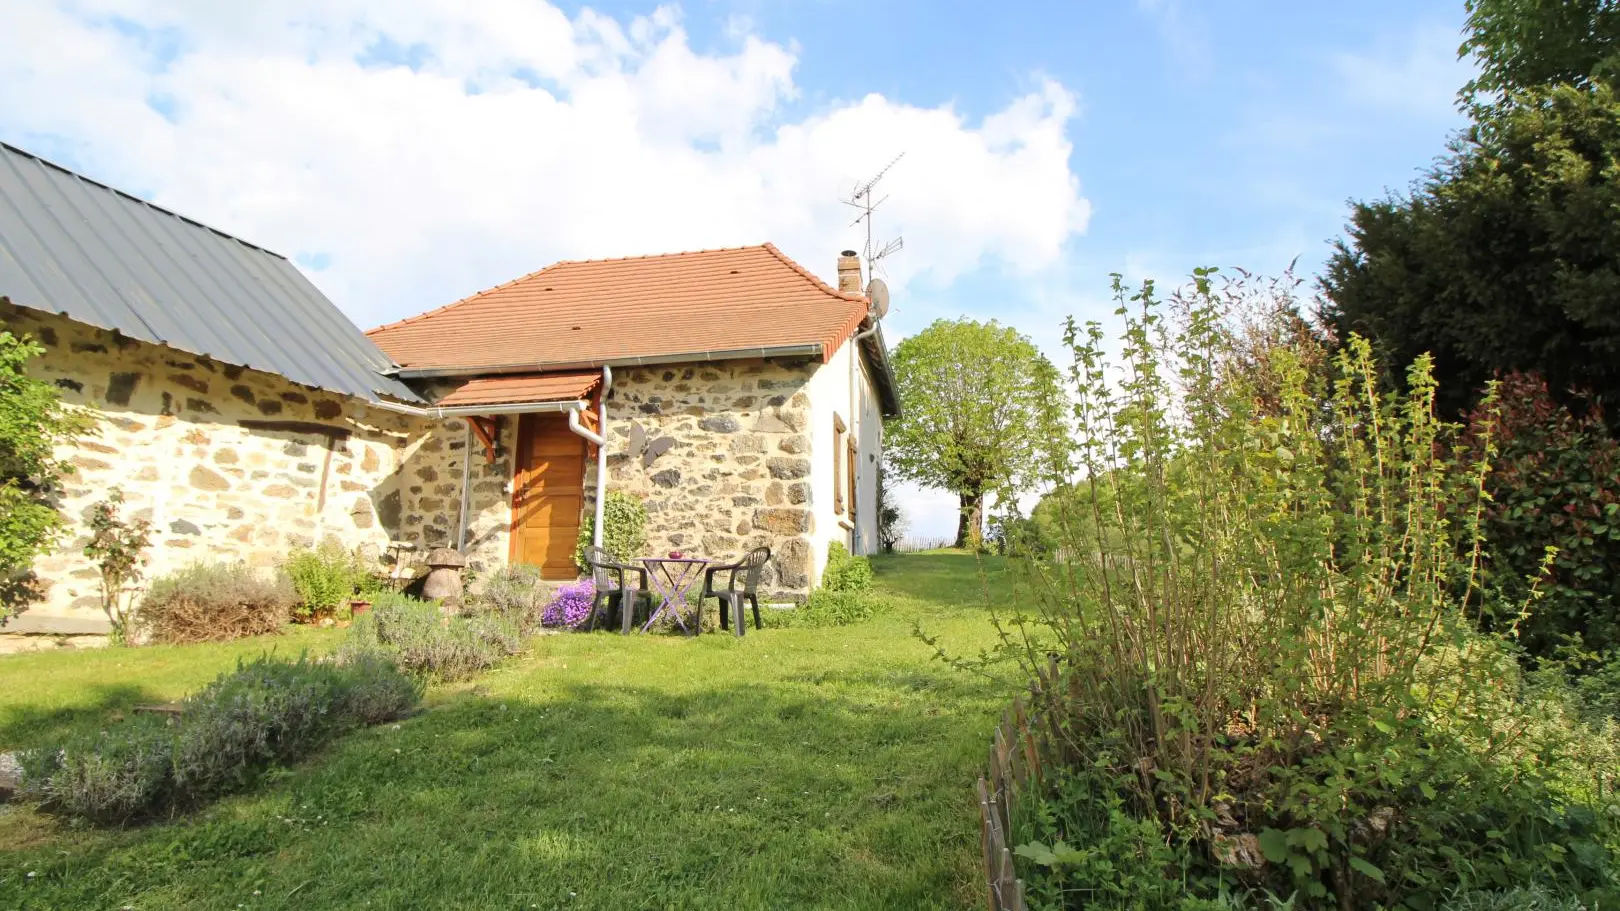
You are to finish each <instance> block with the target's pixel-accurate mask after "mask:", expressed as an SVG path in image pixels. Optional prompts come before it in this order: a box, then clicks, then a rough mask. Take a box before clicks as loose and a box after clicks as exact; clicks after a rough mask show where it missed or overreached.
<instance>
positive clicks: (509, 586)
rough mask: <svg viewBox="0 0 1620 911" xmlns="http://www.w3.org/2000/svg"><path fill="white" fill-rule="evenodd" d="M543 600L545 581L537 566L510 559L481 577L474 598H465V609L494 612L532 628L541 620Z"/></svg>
mask: <svg viewBox="0 0 1620 911" xmlns="http://www.w3.org/2000/svg"><path fill="white" fill-rule="evenodd" d="M545 603H546V584H545V583H544V582H543V581H541V579H540V567H538V566H530V565H528V564H525V563H509V564H507V565H505V566H502V567H500V568H499V569H497V570H495V571H494V572H493V573H491V574H490V575H489V578H487V579H485V580H484V585H483V589H482V590H481V591H480V592H479V594H478V596H477V597H476V598H470V599H468V601H467V613H489V614H494V615H495V616H497V617H500V618H502V619H504V620H506V621H507V622H509V623H512V624H514V625H515V626H517V627H518V628H520V629H523V630H532V629H534V628H535V627H537V626H539V625H540V624H541V622H542V620H541V612H542V611H543V610H544V607H545Z"/></svg>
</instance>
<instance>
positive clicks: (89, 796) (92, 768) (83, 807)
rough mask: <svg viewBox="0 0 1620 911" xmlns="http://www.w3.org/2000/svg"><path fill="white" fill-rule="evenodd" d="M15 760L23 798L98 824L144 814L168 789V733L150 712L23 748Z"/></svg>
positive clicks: (163, 798) (171, 743) (164, 724)
mask: <svg viewBox="0 0 1620 911" xmlns="http://www.w3.org/2000/svg"><path fill="white" fill-rule="evenodd" d="M18 761H19V762H20V763H21V765H22V775H23V783H24V791H25V793H27V794H28V796H30V797H33V798H34V799H36V800H39V801H41V802H42V803H43V804H44V806H46V807H47V808H49V809H51V810H54V811H56V812H60V813H64V814H66V815H69V816H76V817H80V818H83V819H87V820H90V821H91V822H95V823H100V824H102V825H122V824H124V823H127V822H130V821H133V820H136V819H139V818H141V817H144V816H147V815H150V814H151V813H152V812H153V811H154V810H155V809H156V808H157V807H158V806H160V805H161V804H162V803H164V802H165V801H167V800H168V799H169V798H170V796H171V795H172V793H173V790H174V732H173V730H172V729H171V728H170V726H169V725H168V723H167V722H166V721H165V720H164V719H161V718H156V717H154V716H150V715H142V716H137V717H135V718H133V719H131V720H129V721H126V722H124V723H123V724H121V725H119V726H117V727H115V728H112V729H111V730H107V731H102V732H100V733H98V734H95V735H93V736H82V737H78V738H75V739H72V740H69V741H68V742H66V743H64V744H63V745H61V746H58V747H51V748H41V749H36V750H29V751H25V752H23V753H22V754H21V755H19V756H18Z"/></svg>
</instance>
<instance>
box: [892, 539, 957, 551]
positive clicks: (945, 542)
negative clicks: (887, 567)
mask: <svg viewBox="0 0 1620 911" xmlns="http://www.w3.org/2000/svg"><path fill="white" fill-rule="evenodd" d="M955 544H956V539H955V538H903V539H901V541H900V543H898V544H896V545H895V546H894V549H895V550H896V551H898V552H900V553H903V554H914V553H917V552H919V551H924V550H943V549H944V548H947V547H951V546H953V545H955Z"/></svg>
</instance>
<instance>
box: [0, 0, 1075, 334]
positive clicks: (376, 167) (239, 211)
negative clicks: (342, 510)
mask: <svg viewBox="0 0 1620 911" xmlns="http://www.w3.org/2000/svg"><path fill="white" fill-rule="evenodd" d="M21 6H23V7H24V8H23V9H20V10H11V11H8V14H7V15H8V20H9V21H8V27H7V28H6V29H5V30H4V31H3V32H0V136H3V137H4V138H6V139H7V140H8V141H11V142H14V143H16V144H19V145H22V146H23V147H25V148H31V149H35V150H38V151H40V152H41V153H43V154H46V155H47V156H64V155H66V156H70V157H71V158H72V160H73V161H74V162H75V163H77V164H79V165H81V166H82V167H83V168H84V169H85V170H87V171H89V172H90V173H91V174H92V175H93V176H96V177H98V178H100V179H103V180H106V181H108V182H110V183H113V184H114V185H117V186H121V187H125V188H128V189H131V190H134V191H137V192H140V193H142V194H144V195H149V196H150V197H151V198H153V199H154V200H155V201H156V202H158V203H159V204H161V205H165V206H168V207H170V208H173V209H175V210H177V211H179V212H181V213H184V214H186V215H189V216H191V217H194V218H197V219H199V220H202V221H205V222H208V223H210V224H214V225H216V226H217V227H219V228H221V229H223V230H227V231H230V232H232V233H236V234H239V235H240V236H242V237H244V238H246V239H248V240H251V241H254V242H257V243H261V244H263V245H265V246H267V247H269V248H271V249H274V250H277V251H278V252H282V253H285V254H287V255H289V256H295V257H301V258H302V259H303V261H304V262H306V263H309V262H317V263H329V265H325V266H324V268H321V269H319V270H311V271H312V272H313V276H314V278H315V280H316V282H317V284H319V285H320V286H321V287H322V288H323V290H325V291H326V292H327V293H328V294H329V295H330V296H331V297H332V298H333V299H334V300H336V301H337V302H338V303H339V305H340V306H342V307H343V308H344V309H345V310H346V311H347V312H348V313H349V314H350V315H351V316H352V317H353V318H354V319H355V320H356V321H357V322H359V323H361V324H362V325H371V324H375V323H379V322H382V321H385V320H388V319H393V318H397V317H401V316H405V315H408V314H410V313H413V312H416V311H420V310H423V309H426V308H428V307H432V306H437V305H439V304H443V303H446V302H448V301H450V300H453V299H455V298H457V297H460V296H462V295H464V294H467V293H471V292H473V291H477V290H480V289H482V288H484V287H487V286H489V285H493V284H496V283H498V282H501V281H505V280H507V279H509V278H512V277H515V276H517V275H520V274H523V273H525V272H528V271H531V270H533V269H536V268H539V267H540V266H543V265H545V264H547V263H549V262H551V261H553V260H556V259H561V258H572V257H595V256H621V255H627V254H637V253H652V252H662V251H671V250H682V249H694V248H701V247H713V246H729V245H736V244H745V243H757V242H760V241H763V240H774V241H776V242H777V243H778V244H779V245H781V246H782V247H783V248H784V249H785V250H786V251H787V252H788V253H789V254H790V255H792V256H794V257H796V258H798V259H800V260H801V261H802V262H803V263H804V264H805V265H806V266H807V267H809V268H811V269H812V270H815V271H817V272H820V273H822V274H827V273H830V272H831V270H832V263H833V259H834V255H835V254H836V252H837V251H838V250H839V249H841V248H843V247H846V246H859V240H860V234H859V231H858V230H857V229H852V228H850V227H849V226H848V223H849V220H850V219H849V211H848V210H847V209H846V208H845V207H843V206H842V205H840V204H839V202H838V196H839V195H840V194H841V193H847V192H848V190H849V187H850V186H851V185H852V184H853V183H854V182H855V181H856V180H857V179H859V178H861V177H863V176H867V175H868V174H869V173H870V172H872V171H873V170H874V169H875V168H877V167H880V166H882V165H883V164H884V163H885V162H887V161H888V160H889V159H890V158H891V157H893V156H894V155H895V154H896V153H898V152H901V151H904V152H906V153H907V155H906V158H905V160H904V162H903V163H902V164H901V165H900V166H899V167H897V168H896V169H895V170H894V171H893V172H892V173H891V175H890V177H888V178H887V179H886V181H885V185H886V189H887V190H888V191H889V193H890V194H891V199H890V202H889V203H888V204H887V205H886V206H885V208H884V210H883V216H882V217H883V222H882V224H881V229H882V231H883V233H884V234H898V233H904V234H905V237H906V251H905V254H904V255H903V256H901V257H897V258H895V259H894V260H892V261H891V263H890V266H889V270H888V271H889V273H890V274H889V276H888V277H889V279H890V282H891V285H894V286H895V287H896V291H897V299H898V300H903V299H904V298H903V295H904V290H905V287H906V284H907V282H909V281H912V280H913V279H916V278H918V277H926V278H927V279H928V283H929V285H931V286H938V285H943V284H946V283H949V282H950V281H951V280H953V279H954V278H956V277H958V276H960V275H963V274H966V273H970V272H972V271H973V270H975V269H976V268H978V267H979V266H980V265H981V264H984V263H990V262H995V263H997V264H998V265H999V266H1001V267H1002V268H1005V269H1008V270H1010V271H1012V272H1013V273H1015V274H1030V273H1034V272H1036V271H1038V270H1041V269H1044V268H1047V267H1049V266H1051V265H1052V264H1053V263H1055V262H1057V261H1058V260H1059V258H1060V256H1061V254H1062V251H1063V248H1064V245H1065V243H1066V242H1068V241H1069V240H1070V239H1071V238H1072V237H1073V236H1074V235H1075V234H1076V233H1078V232H1080V231H1083V230H1084V228H1085V225H1086V222H1087V220H1088V218H1089V214H1090V207H1089V205H1088V203H1087V202H1086V200H1085V199H1084V198H1083V197H1082V196H1081V195H1080V188H1079V183H1078V180H1077V178H1076V177H1075V175H1074V174H1073V173H1072V172H1071V171H1070V169H1069V163H1068V159H1069V151H1070V142H1069V138H1068V130H1069V127H1070V125H1071V122H1072V118H1073V115H1074V104H1075V102H1074V98H1073V97H1072V95H1071V94H1070V92H1069V91H1068V90H1067V89H1066V88H1065V87H1064V86H1062V85H1060V84H1058V83H1056V82H1054V81H1049V80H1048V81H1042V82H1039V83H1038V85H1037V88H1036V89H1035V90H1033V91H1032V92H1031V93H1030V94H1028V95H1027V96H1025V97H1021V98H1014V99H1010V100H1009V102H1008V104H1007V105H1006V107H1005V108H1003V109H1002V110H1001V111H999V112H997V113H995V114H993V115H992V116H989V117H986V118H984V119H983V120H982V121H978V122H975V121H974V120H972V119H970V118H968V117H966V116H964V115H963V114H961V113H960V112H958V111H956V110H954V109H953V108H951V107H949V106H944V107H935V108H924V107H917V106H913V105H908V104H906V103H905V102H904V101H903V100H900V99H894V98H887V97H884V96H882V95H877V94H872V95H867V96H866V97H864V98H858V99H850V100H846V101H842V102H837V103H833V104H830V105H826V106H822V107H820V108H818V109H816V110H814V111H812V112H810V113H808V114H803V115H799V116H798V117H797V119H790V118H789V117H788V115H787V114H786V113H785V110H786V109H787V108H788V106H790V105H791V104H792V103H793V102H794V100H795V99H796V98H797V97H798V93H799V89H798V86H797V85H796V84H795V82H794V68H795V65H796V63H797V53H798V52H797V50H796V49H795V48H793V47H785V46H783V45H780V44H776V43H772V42H769V41H764V40H762V39H760V38H759V37H757V36H755V35H753V34H750V33H749V31H748V25H747V23H746V21H743V20H733V22H732V23H731V24H730V27H729V30H728V39H729V40H730V41H731V45H730V47H729V48H728V49H727V50H726V51H724V52H720V53H715V54H704V53H699V52H697V51H694V50H693V48H692V47H691V45H690V44H689V42H688V41H687V36H686V33H685V31H684V30H683V27H682V25H681V16H680V13H679V11H678V10H677V9H674V8H662V9H659V10H658V11H656V12H655V13H653V14H651V15H649V16H645V17H640V18H635V19H631V20H619V19H614V18H611V17H608V16H605V15H601V14H598V13H595V12H592V11H590V10H586V11H584V12H581V13H580V14H579V15H577V16H575V17H574V18H572V19H570V18H568V17H567V16H566V15H565V14H564V13H562V12H561V11H560V10H558V9H556V8H554V7H551V6H548V5H546V4H544V3H536V2H528V0H482V2H479V3H460V2H454V0H399V2H391V3H388V4H374V3H363V2H360V0H287V2H282V3H276V4H260V3H231V4H220V3H216V2H214V0H172V2H164V0H81V2H64V3H61V4H43V3H39V4H22V5H21ZM401 60H406V61H410V62H411V63H412V66H410V67H407V66H405V65H402V64H400V63H398V62H397V61H401ZM363 61H364V62H363Z"/></svg>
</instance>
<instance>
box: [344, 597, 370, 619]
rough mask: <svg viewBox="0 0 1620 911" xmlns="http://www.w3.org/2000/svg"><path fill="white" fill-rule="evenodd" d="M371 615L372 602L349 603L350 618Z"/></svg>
mask: <svg viewBox="0 0 1620 911" xmlns="http://www.w3.org/2000/svg"><path fill="white" fill-rule="evenodd" d="M369 613H371V602H370V601H350V602H349V616H350V617H351V618H352V617H358V616H360V615H361V614H369Z"/></svg>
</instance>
